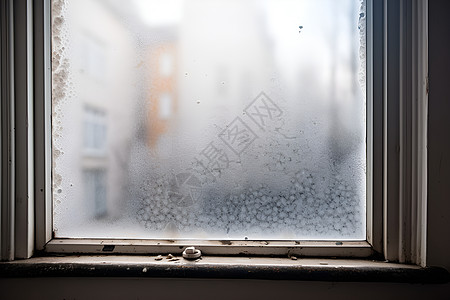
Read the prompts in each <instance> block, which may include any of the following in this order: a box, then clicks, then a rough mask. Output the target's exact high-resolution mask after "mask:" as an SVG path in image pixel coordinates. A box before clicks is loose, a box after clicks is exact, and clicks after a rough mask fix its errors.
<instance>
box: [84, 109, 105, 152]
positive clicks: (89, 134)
mask: <svg viewBox="0 0 450 300" xmlns="http://www.w3.org/2000/svg"><path fill="white" fill-rule="evenodd" d="M83 127H84V131H83V134H84V136H83V151H84V153H86V154H94V155H95V154H97V155H104V154H105V152H106V134H107V127H106V116H105V112H103V111H101V110H99V109H95V108H92V107H89V106H85V107H84V124H83Z"/></svg>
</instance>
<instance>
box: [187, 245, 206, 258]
mask: <svg viewBox="0 0 450 300" xmlns="http://www.w3.org/2000/svg"><path fill="white" fill-rule="evenodd" d="M200 256H202V251H200V250H199V249H195V247H186V249H184V251H183V258H185V259H192V260H194V259H197V258H199V257H200Z"/></svg>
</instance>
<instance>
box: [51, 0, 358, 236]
mask: <svg viewBox="0 0 450 300" xmlns="http://www.w3.org/2000/svg"><path fill="white" fill-rule="evenodd" d="M365 31H366V29H365V3H364V1H361V0H339V1H337V0H321V1H317V0H303V1H302V0H262V1H254V0H185V1H183V0H165V1H156V0H133V1H115V0H95V1H94V0H76V1H75V0H54V1H53V2H52V45H53V46H52V47H53V55H52V83H53V85H52V117H53V119H52V122H53V123H52V124H53V131H52V136H53V143H52V147H53V200H54V230H55V236H56V237H74V238H94V237H98V238H163V239H166V238H170V239H174V238H201V239H249V240H254V239H317V240H325V239H334V240H336V239H337V240H348V239H352V240H360V239H365V237H366V236H365V227H366V219H365V214H366V187H365V186H366V160H365V157H366V143H365V137H366V120H365V116H366V98H365V86H366V83H365V72H366V71H365V53H366V48H365V47H366V43H365V39H366V37H365Z"/></svg>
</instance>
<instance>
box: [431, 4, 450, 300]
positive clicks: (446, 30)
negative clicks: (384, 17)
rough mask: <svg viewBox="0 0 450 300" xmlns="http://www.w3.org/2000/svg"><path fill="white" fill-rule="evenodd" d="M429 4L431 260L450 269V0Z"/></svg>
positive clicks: (432, 262)
mask: <svg viewBox="0 0 450 300" xmlns="http://www.w3.org/2000/svg"><path fill="white" fill-rule="evenodd" d="M428 6H429V7H428V9H429V19H428V20H429V21H428V22H429V23H428V26H429V28H428V32H429V44H428V45H429V46H428V47H429V48H428V51H429V59H428V63H429V66H428V74H429V94H428V228H427V245H428V247H427V264H429V265H439V266H444V267H446V268H447V270H449V271H450V91H449V87H450V76H449V71H450V18H449V13H450V1H448V0H429V3H428ZM449 297H450V296H449Z"/></svg>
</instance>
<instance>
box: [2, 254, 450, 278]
mask: <svg viewBox="0 0 450 300" xmlns="http://www.w3.org/2000/svg"><path fill="white" fill-rule="evenodd" d="M155 258H156V256H120V255H115V256H112V255H105V256H87V255H83V256H63V257H35V258H31V259H26V260H17V261H13V262H3V263H0V277H86V276H87V277H89V276H91V277H159V278H164V277H166V278H167V277H176V278H228V279H274V280H280V279H281V280H310V281H311V280H313V281H352V282H361V281H365V282H411V283H446V282H449V273H448V272H447V271H446V270H445V269H443V268H437V267H431V268H421V267H419V266H414V265H404V264H395V263H388V262H380V261H371V260H360V259H329V258H316V259H314V258H298V259H290V258H270V257H213V256H204V257H203V258H202V259H201V260H197V261H188V260H185V259H183V258H182V257H180V256H175V259H168V258H166V257H163V258H162V260H155ZM177 258H178V260H177Z"/></svg>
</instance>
